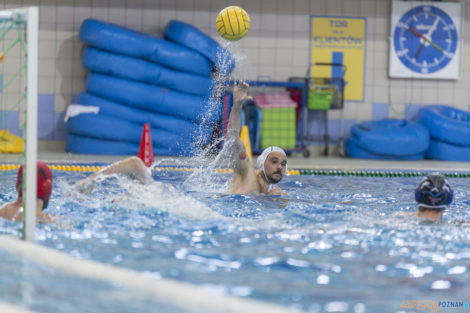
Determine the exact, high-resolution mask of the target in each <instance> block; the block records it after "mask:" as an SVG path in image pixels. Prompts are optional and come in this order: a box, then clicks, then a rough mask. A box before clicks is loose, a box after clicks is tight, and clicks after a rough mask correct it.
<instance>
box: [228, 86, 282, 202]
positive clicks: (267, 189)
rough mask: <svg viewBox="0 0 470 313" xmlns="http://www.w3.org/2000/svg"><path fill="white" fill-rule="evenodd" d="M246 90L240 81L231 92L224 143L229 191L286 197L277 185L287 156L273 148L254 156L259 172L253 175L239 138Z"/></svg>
mask: <svg viewBox="0 0 470 313" xmlns="http://www.w3.org/2000/svg"><path fill="white" fill-rule="evenodd" d="M247 90H248V84H247V83H245V82H240V83H239V84H238V85H235V86H234V89H233V107H232V111H231V113H230V119H229V123H228V131H227V144H230V145H232V146H231V149H230V152H231V156H230V157H231V161H232V167H233V170H234V174H233V177H232V180H231V182H230V189H229V191H230V192H231V193H238V194H247V193H263V194H267V195H287V194H286V193H285V192H283V191H282V190H281V188H279V186H277V183H279V182H280V181H281V180H282V178H283V177H284V175H285V174H286V171H287V156H286V153H285V152H284V150H282V149H281V148H279V147H275V146H271V147H268V148H266V149H265V150H264V151H263V153H261V155H260V156H259V157H258V162H257V164H258V168H259V170H260V171H259V172H258V173H257V172H256V171H255V169H254V167H253V164H252V162H251V161H250V158H248V156H247V154H246V149H245V145H244V144H243V141H242V140H241V139H240V126H241V121H240V114H241V110H242V102H243V101H244V100H247V99H250V97H249V96H247Z"/></svg>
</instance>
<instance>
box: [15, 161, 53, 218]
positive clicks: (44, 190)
mask: <svg viewBox="0 0 470 313" xmlns="http://www.w3.org/2000/svg"><path fill="white" fill-rule="evenodd" d="M37 170H38V175H37V176H38V182H37V184H38V194H37V197H38V199H41V200H42V202H43V205H42V209H43V210H44V209H45V208H46V207H47V204H48V203H49V198H50V197H51V192H52V171H51V170H50V168H49V166H47V164H46V163H44V162H41V161H38V163H37ZM22 183H23V165H21V166H20V169H19V170H18V177H17V179H16V190H18V196H19V197H22V196H23V190H22V189H21V184H22Z"/></svg>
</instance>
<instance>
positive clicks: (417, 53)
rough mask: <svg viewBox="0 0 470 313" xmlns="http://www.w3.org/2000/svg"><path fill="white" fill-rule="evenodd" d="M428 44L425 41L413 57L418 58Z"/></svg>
mask: <svg viewBox="0 0 470 313" xmlns="http://www.w3.org/2000/svg"><path fill="white" fill-rule="evenodd" d="M425 45H426V41H423V43H422V44H421V45H420V46H419V48H418V51H416V53H415V56H414V57H413V59H415V60H416V59H417V58H418V56H419V54H420V53H421V51H423V48H424V46H425Z"/></svg>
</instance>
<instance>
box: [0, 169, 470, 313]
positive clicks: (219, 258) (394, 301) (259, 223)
mask: <svg viewBox="0 0 470 313" xmlns="http://www.w3.org/2000/svg"><path fill="white" fill-rule="evenodd" d="M86 175H87V174H85V173H70V172H60V171H54V177H55V182H54V193H53V196H52V199H51V201H50V205H49V209H48V211H49V212H50V213H51V214H55V215H57V216H59V217H60V218H61V220H62V223H61V225H40V226H39V227H38V229H37V232H36V235H37V242H38V243H39V244H42V245H45V246H47V247H51V248H54V249H58V250H60V251H63V252H65V253H67V254H70V255H72V256H76V257H79V258H86V259H91V260H95V261H100V262H104V263H108V264H112V265H116V266H121V267H125V268H131V269H134V270H138V271H142V272H145V273H146V274H148V275H152V276H153V277H156V278H158V277H167V278H174V279H177V280H181V281H185V282H190V283H194V284H198V285H201V286H202V287H204V288H206V289H208V290H210V291H211V292H215V293H221V294H231V295H235V296H239V297H247V298H253V299H258V300H263V301H268V302H272V303H275V304H280V305H284V306H287V307H290V308H295V309H302V310H304V311H308V312H356V313H360V312H374V313H381V312H384V313H385V312H412V311H411V310H409V309H406V308H400V305H401V304H402V303H403V301H405V302H406V301H412V300H432V301H461V302H464V303H466V302H468V300H469V299H468V295H469V294H470V285H469V284H468V281H469V280H470V272H469V264H470V224H469V227H467V226H466V225H465V224H462V223H459V222H458V221H462V220H468V221H470V213H469V211H468V207H469V204H470V180H469V179H462V178H459V179H457V178H453V179H450V180H449V181H450V183H451V185H452V187H453V188H454V191H455V201H454V203H453V204H452V205H451V206H450V207H449V209H448V210H447V211H446V213H445V216H444V222H442V223H432V222H427V221H422V220H418V219H417V218H413V217H403V216H400V215H397V214H396V213H397V212H400V211H407V212H411V211H414V210H416V207H415V203H414V200H413V192H414V188H415V187H416V186H417V185H418V183H419V181H420V178H419V177H402V178H378V177H344V176H337V177H335V176H288V177H286V178H285V180H284V181H283V182H282V183H281V184H280V186H281V188H282V189H283V190H285V191H287V192H288V193H289V196H288V197H278V196H264V195H229V194H226V192H225V190H226V187H227V183H228V181H229V179H230V175H228V174H210V175H209V174H208V173H207V172H205V171H201V172H198V173H188V172H176V171H156V172H154V178H155V183H154V184H152V185H147V186H143V185H141V184H139V183H137V182H134V181H132V180H130V179H128V178H123V177H118V176H110V177H107V178H105V179H102V180H100V181H99V182H98V183H97V184H96V185H95V189H94V190H93V192H92V193H91V194H90V195H89V196H80V195H77V194H75V193H73V192H71V190H70V186H71V185H72V184H73V183H74V182H75V181H77V180H78V179H80V178H83V177H85V176H86ZM12 177H14V175H13V174H12ZM12 180H13V178H12ZM12 184H13V183H12ZM9 188H10V189H9V190H8V191H7V192H6V193H5V195H4V199H5V200H8V199H10V198H13V197H14V192H13V185H12V186H11V187H9ZM17 229H18V224H15V223H11V222H8V221H0V231H1V232H3V233H15V232H16V231H17ZM1 294H2V292H0V295H1ZM0 299H2V297H1V296H0ZM452 310H454V312H460V311H461V310H462V309H460V311H459V309H448V308H446V312H447V311H451V312H452ZM102 312H108V311H102ZM109 312H114V311H109Z"/></svg>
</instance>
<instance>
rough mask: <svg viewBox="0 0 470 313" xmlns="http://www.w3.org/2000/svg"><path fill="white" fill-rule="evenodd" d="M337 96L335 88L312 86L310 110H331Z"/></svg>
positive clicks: (309, 93)
mask: <svg viewBox="0 0 470 313" xmlns="http://www.w3.org/2000/svg"><path fill="white" fill-rule="evenodd" d="M334 98H335V89H333V88H331V87H330V88H324V87H317V86H316V87H310V88H309V89H308V98H307V108H308V109H309V110H329V109H330V107H331V103H332V102H333V100H334Z"/></svg>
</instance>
